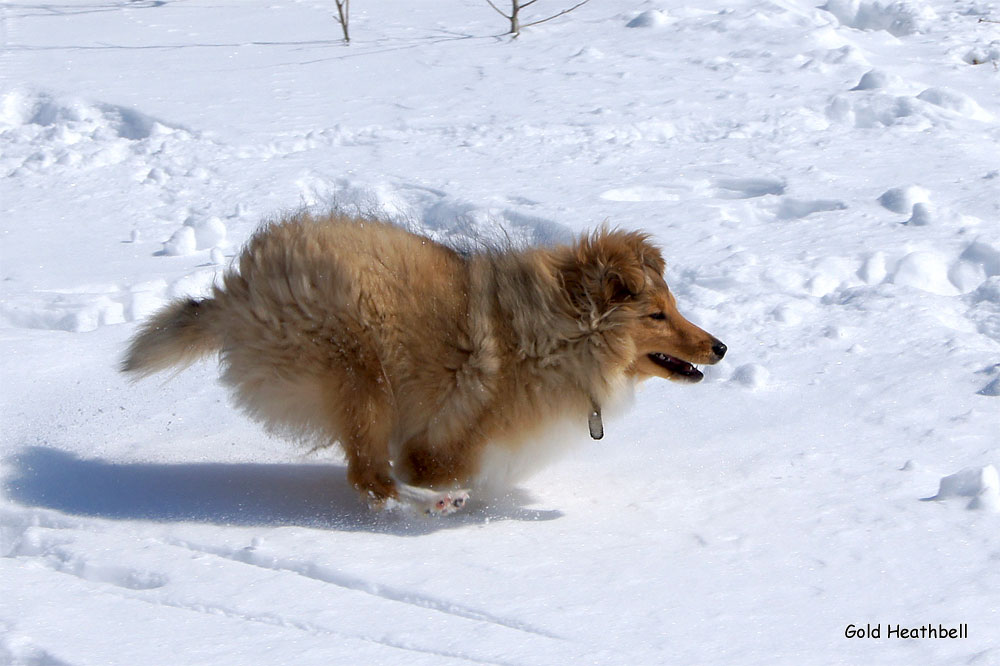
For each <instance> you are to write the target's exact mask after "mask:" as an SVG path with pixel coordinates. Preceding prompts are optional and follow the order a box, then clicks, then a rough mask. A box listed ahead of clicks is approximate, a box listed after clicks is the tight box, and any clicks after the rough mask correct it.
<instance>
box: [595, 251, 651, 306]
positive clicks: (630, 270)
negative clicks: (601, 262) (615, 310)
mask: <svg viewBox="0 0 1000 666" xmlns="http://www.w3.org/2000/svg"><path fill="white" fill-rule="evenodd" d="M602 282H603V284H602V290H603V292H604V293H603V296H604V300H605V301H607V302H608V303H620V302H621V301H625V300H628V299H629V298H632V297H634V296H636V295H638V294H639V293H640V292H642V290H643V289H644V288H645V287H646V273H645V272H644V271H643V266H642V264H641V263H639V262H638V261H637V258H636V257H621V256H618V257H613V258H612V260H611V261H609V263H608V265H607V266H606V267H605V268H604V279H603V280H602Z"/></svg>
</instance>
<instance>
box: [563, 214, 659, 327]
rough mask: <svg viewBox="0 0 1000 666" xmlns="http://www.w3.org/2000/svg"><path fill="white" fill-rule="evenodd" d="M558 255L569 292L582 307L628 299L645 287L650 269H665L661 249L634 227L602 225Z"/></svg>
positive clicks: (605, 305) (615, 303)
mask: <svg viewBox="0 0 1000 666" xmlns="http://www.w3.org/2000/svg"><path fill="white" fill-rule="evenodd" d="M558 257H559V258H558V259H557V266H558V271H559V274H560V279H561V281H562V283H563V285H564V286H565V287H566V291H567V295H568V296H569V298H570V301H571V302H573V303H574V304H575V305H576V306H577V307H578V308H579V309H582V310H588V309H590V308H591V307H593V306H597V307H598V308H600V309H602V310H603V309H606V308H608V307H609V306H613V305H617V304H622V303H626V302H627V301H629V300H632V299H633V298H635V297H636V296H638V295H639V294H641V293H642V292H643V291H644V290H645V289H646V283H647V279H648V275H647V273H649V272H650V269H652V271H662V270H663V259H662V258H661V256H660V252H659V250H658V249H657V248H656V247H655V246H654V245H652V244H651V243H649V241H648V237H647V236H646V235H645V234H642V233H640V232H635V231H620V230H609V229H607V228H602V229H599V230H598V231H596V232H594V233H593V234H590V235H587V236H584V237H582V238H581V239H580V240H579V241H577V243H576V244H575V245H574V246H573V247H571V248H566V249H565V250H564V251H563V252H561V253H560V254H559V255H558Z"/></svg>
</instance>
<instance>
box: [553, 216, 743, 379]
mask: <svg viewBox="0 0 1000 666" xmlns="http://www.w3.org/2000/svg"><path fill="white" fill-rule="evenodd" d="M664 268H665V265H664V262H663V256H662V255H661V253H660V250H659V249H658V248H657V247H656V246H655V245H653V244H652V243H651V242H650V240H649V237H648V236H647V235H645V234H642V233H639V232H634V231H621V230H609V229H600V230H598V231H596V232H595V233H593V234H590V235H588V236H585V237H583V238H581V239H580V240H579V241H578V242H577V243H576V245H574V246H573V248H572V251H571V252H570V254H569V255H568V256H567V257H566V260H565V261H563V262H562V266H561V273H562V276H563V284H564V285H565V288H566V291H567V294H568V296H569V299H570V301H571V303H572V304H573V307H574V310H576V311H577V312H578V313H580V314H581V315H582V316H584V317H587V318H589V319H590V321H589V322H586V323H587V324H588V325H589V326H590V328H591V329H592V330H595V331H601V332H602V333H603V334H605V336H615V337H619V338H624V340H625V341H628V342H629V343H630V344H628V347H629V348H630V349H634V351H631V354H632V356H633V358H631V359H628V374H629V375H631V376H633V377H635V378H637V379H646V378H648V377H663V378H665V379H671V380H674V381H680V382H689V383H694V382H698V381H701V379H702V377H703V375H702V373H701V371H699V370H698V368H696V367H695V365H696V364H704V365H712V364H714V363H718V362H719V361H720V360H721V359H722V357H723V356H724V355H725V353H726V345H724V344H723V343H722V342H721V341H719V340H718V339H717V338H715V337H713V336H712V335H710V334H708V333H706V332H705V331H703V330H702V329H700V328H698V327H697V326H695V325H694V324H692V323H691V322H689V321H688V320H687V319H685V318H684V317H683V316H681V314H680V312H678V311H677V300H676V299H675V298H674V295H673V294H672V293H670V289H668V288H667V283H666V281H665V280H664V279H663V271H664Z"/></svg>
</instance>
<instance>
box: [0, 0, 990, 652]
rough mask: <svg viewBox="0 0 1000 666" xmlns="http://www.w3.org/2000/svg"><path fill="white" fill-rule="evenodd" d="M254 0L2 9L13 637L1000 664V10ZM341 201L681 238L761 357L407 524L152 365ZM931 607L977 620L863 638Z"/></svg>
mask: <svg viewBox="0 0 1000 666" xmlns="http://www.w3.org/2000/svg"><path fill="white" fill-rule="evenodd" d="M540 4H544V3H540ZM221 11H222V10H221V9H219V8H215V7H213V6H211V5H209V4H206V3H204V2H202V1H201V0H190V1H189V2H185V3H179V2H169V1H168V2H139V3H137V2H131V3H111V4H107V5H101V6H97V5H93V4H88V3H87V2H79V3H70V4H68V5H65V6H62V7H55V6H48V5H31V4H19V5H3V6H0V39H2V42H0V64H2V65H3V67H0V83H2V85H0V213H2V215H0V231H2V234H3V235H2V236H0V240H2V242H3V260H2V262H0V344H3V345H4V346H5V348H4V351H3V354H2V355H0V356H2V358H0V372H2V373H3V378H2V379H3V384H4V396H3V406H2V409H3V421H2V422H0V473H2V479H0V488H2V493H3V499H2V502H0V584H2V585H0V586H2V588H3V589H4V593H3V594H2V595H0V663H3V664H7V663H10V664H12V665H16V666H70V665H73V666H76V665H77V664H79V665H81V666H82V664H90V663H144V664H150V665H153V664H174V663H190V664H220V663H234V664H235V663H240V664H245V663H261V664H265V663H287V662H289V661H292V660H295V661H296V663H301V664H303V666H308V665H309V664H313V663H317V664H318V663H324V664H325V663H363V662H367V663H427V664H441V663H484V664H548V663H570V662H572V663H576V662H581V663H602V664H604V663H607V664H611V663H625V662H628V663H706V664H708V663H712V664H741V663H746V664H751V663H817V664H819V663H832V662H835V661H836V662H843V663H885V664H903V663H914V659H916V660H917V661H919V662H920V663H927V664H951V663H993V662H994V661H996V659H997V658H998V652H997V648H996V647H995V646H994V643H995V640H991V639H995V637H996V635H995V627H996V626H997V622H996V617H995V609H994V608H991V606H992V605H994V604H992V600H994V599H995V596H996V594H995V593H996V591H997V589H998V578H997V573H996V571H997V568H996V561H997V558H998V557H1000V543H998V542H997V540H996V535H997V534H998V533H1000V532H998V530H997V529H996V526H997V522H996V521H997V518H998V514H1000V495H998V492H1000V490H998V481H997V471H996V470H997V465H998V464H1000V455H998V451H1000V449H998V445H1000V441H998V440H997V432H1000V417H998V414H1000V411H998V409H997V407H998V403H997V401H998V396H1000V362H998V361H1000V357H998V354H1000V198H998V196H997V192H998V191H1000V163H998V161H997V157H996V156H997V154H998V150H1000V148H998V146H1000V93H998V92H997V91H998V90H1000V86H998V82H1000V74H998V71H1000V69H998V67H1000V64H998V63H1000V30H998V29H997V26H996V24H995V23H993V22H992V21H995V20H996V19H997V18H1000V16H998V12H1000V9H998V7H997V5H996V4H995V3H990V2H978V1H974V0H961V1H960V2H956V3H945V2H938V1H931V0H902V1H900V2H874V1H869V0H828V1H827V2H826V4H825V5H823V6H822V7H817V6H816V3H813V2H800V1H798V0H780V1H778V2H769V3H749V2H736V3H731V4H728V5H726V4H709V5H698V6H695V5H685V4H684V3H680V2H654V1H646V2H624V1H618V0H616V1H615V2H604V3H588V4H587V5H586V6H585V7H581V8H580V9H579V10H578V11H576V12H573V13H572V14H570V15H567V16H566V17H565V18H563V19H561V20H560V21H553V22H551V23H547V24H544V25H539V26H535V27H532V28H528V29H526V30H525V33H524V34H523V35H522V36H521V37H520V38H519V40H517V41H515V42H510V41H508V40H506V39H503V38H498V37H497V36H496V35H495V32H496V30H497V29H498V26H497V25H496V23H495V22H491V21H493V20H494V19H496V18H497V17H496V16H495V15H490V13H489V12H490V10H489V8H488V7H486V8H485V9H484V3H481V2H474V1H473V0H469V1H468V2H465V3H458V4H457V5H456V6H455V7H453V8H450V9H448V10H445V9H442V8H441V7H438V6H436V5H435V4H434V3H427V4H426V5H419V6H414V5H412V3H408V4H406V5H404V4H403V3H401V2H400V1H398V0H391V1H388V2H385V3H380V4H379V5H378V6H374V5H373V6H371V7H367V8H360V9H358V10H356V11H357V12H359V13H358V15H357V17H356V22H355V24H354V30H355V31H356V32H355V40H354V42H353V43H352V44H351V45H350V46H349V47H344V46H342V45H340V44H339V43H338V40H336V39H335V38H334V36H335V33H336V25H334V24H331V23H330V18H329V14H330V10H329V6H327V5H326V4H325V3H309V2H306V3H291V4H289V3H270V4H267V3H256V2H252V3H247V5H246V7H245V8H244V9H243V10H242V11H241V12H238V13H228V14H221V13H220V12H221ZM539 11H541V10H539ZM980 18H981V19H985V20H984V21H979V19H980ZM373 72H379V74H377V75H375V74H373ZM334 207H335V208H339V209H343V210H347V211H358V212H361V213H365V214H369V213H377V214H379V215H382V216H385V217H388V218H391V219H393V220H395V221H397V222H398V223H399V224H402V225H405V226H408V227H410V228H413V229H415V230H418V231H420V232H421V233H424V234H426V235H428V236H429V237H431V238H433V239H435V240H438V241H441V242H444V243H446V244H449V245H452V246H455V247H458V248H461V249H475V248H478V247H484V246H486V247H493V246H497V245H500V246H503V245H505V244H508V243H509V244H512V245H514V246H522V245H529V244H553V243H562V242H567V241H568V240H570V239H572V238H573V237H574V236H575V235H576V234H577V233H579V232H581V231H583V230H585V229H589V228H593V227H594V226H596V225H598V224H600V223H602V221H603V222H606V223H608V224H611V225H621V226H624V227H628V228H643V229H646V230H648V231H650V232H651V233H652V234H653V236H654V238H655V239H656V240H657V242H660V243H661V244H662V245H663V246H664V249H665V255H666V258H667V261H668V272H667V277H668V280H669V282H670V284H671V288H672V290H673V291H674V292H675V293H676V294H677V296H678V300H679V303H680V307H681V310H682V311H683V312H684V313H685V314H687V315H688V316H690V318H692V320H694V321H695V322H696V323H698V324H699V325H702V326H704V327H705V328H706V329H708V330H711V331H713V332H714V333H716V334H718V335H719V336H720V337H721V338H723V339H724V340H725V341H726V342H727V344H728V345H729V347H730V350H731V352H730V354H729V357H728V358H727V359H726V360H725V361H724V362H722V363H720V364H719V365H717V366H713V367H710V368H706V369H705V374H706V381H705V383H704V385H702V386H700V387H695V388H691V389H690V390H679V389H677V388H676V387H670V386H668V387H664V386H662V385H656V386H653V385H651V386H649V387H648V388H647V389H646V390H645V392H644V393H642V394H640V396H639V398H638V403H637V405H636V406H635V407H634V408H633V411H632V412H631V413H630V414H629V415H628V416H626V417H624V418H623V419H622V420H621V421H620V422H612V423H609V439H608V440H607V441H605V442H604V443H602V444H601V446H600V447H598V448H594V447H591V448H587V449H584V450H583V453H582V454H581V455H580V456H578V457H576V458H573V459H572V460H570V461H568V462H567V463H565V464H564V465H560V464H558V463H557V464H556V466H555V467H554V468H553V469H552V470H551V471H548V472H546V473H545V474H544V476H542V477H540V478H539V479H537V480H532V481H528V482H527V483H526V484H525V485H526V487H527V488H529V489H533V490H538V491H539V492H540V498H539V499H537V500H536V499H534V498H532V497H530V496H528V495H526V494H525V495H524V496H523V497H522V496H520V495H516V494H515V495H514V496H512V497H511V498H508V499H507V500H506V503H503V502H500V503H499V504H494V505H490V504H488V502H489V500H479V499H477V500H476V501H479V502H481V504H480V505H479V507H480V508H479V509H478V510H477V509H476V508H475V507H473V508H472V510H471V511H470V512H469V513H468V514H467V515H460V516H456V517H453V519H452V520H450V521H447V522H442V523H429V522H425V523H405V522H392V521H393V520H395V518H389V519H385V518H372V517H370V516H368V515H367V514H365V513H364V512H363V511H361V510H360V509H359V508H358V507H357V506H356V504H355V503H354V498H353V495H352V491H351V490H350V489H349V488H347V487H346V482H344V481H343V479H342V478H341V477H342V475H343V469H342V465H339V464H331V465H325V464H323V465H315V463H316V462H325V461H327V458H326V457H323V456H326V455H328V454H326V453H321V454H314V455H313V457H312V458H311V459H307V460H305V461H303V460H302V454H301V452H300V451H299V450H297V449H294V448H292V447H290V446H286V445H285V444H283V443H280V442H275V441H273V440H269V439H267V438H266V437H265V436H264V435H262V434H261V433H260V432H259V431H258V430H256V428H255V427H254V426H253V425H251V424H247V423H245V422H244V421H243V420H242V419H241V417H239V415H235V414H231V413H230V411H228V410H229V408H228V406H227V405H226V404H225V399H224V395H223V393H222V391H221V390H220V389H219V387H218V386H216V385H215V384H214V383H213V382H212V379H211V378H212V375H213V368H211V367H208V368H195V369H192V370H190V371H188V372H187V373H185V374H184V375H181V376H179V377H178V378H176V379H175V380H173V381H172V382H170V383H168V384H167V383H165V384H159V385H157V384H156V382H155V381H154V382H152V384H144V385H137V386H135V387H128V386H126V385H125V384H124V383H123V382H121V381H120V380H119V378H118V377H117V376H115V373H114V369H113V368H114V365H115V363H116V359H117V354H119V353H120V350H121V348H122V345H123V344H124V341H125V340H126V338H127V336H128V334H129V333H130V332H131V331H133V330H134V327H135V325H136V324H137V323H138V322H140V321H142V320H143V319H145V318H146V317H147V316H148V315H149V314H151V313H152V312H154V311H155V310H156V309H157V308H159V307H160V306H162V305H163V304H164V303H166V302H167V301H168V300H170V299H172V298H176V297H180V296H189V295H193V296H197V295H205V294H207V293H209V292H210V290H211V287H212V285H213V284H215V283H216V282H217V281H218V279H219V278H220V276H221V274H222V272H223V271H224V270H225V269H226V268H227V267H228V265H229V263H230V261H231V260H232V258H233V257H234V256H235V255H236V253H237V252H238V250H239V247H240V245H241V244H242V243H243V242H244V241H245V240H246V239H247V238H248V237H249V235H250V234H251V233H252V232H253V230H254V229H255V228H256V227H257V226H258V225H259V224H260V223H261V222H262V221H267V220H271V219H275V218H276V217H278V216H280V215H281V214H282V213H284V212H287V211H293V210H296V209H300V208H307V209H310V210H315V211H324V210H328V209H330V208H334ZM651 384H652V383H651ZM10 387H14V389H13V390H11V388H10ZM676 433H684V434H683V435H680V436H678V435H677V434H676ZM668 437H669V439H665V438H668ZM664 441H668V442H669V446H661V444H662V443H663V442H664ZM608 443H610V444H611V446H607V444H608ZM307 458H308V457H307ZM332 460H333V461H334V462H337V463H339V460H338V459H337V458H336V456H335V455H333V457H332ZM289 463H291V464H289ZM296 463H302V464H296ZM280 464H285V465H287V467H280V468H279V467H277V465H280ZM333 475H335V478H329V480H328V477H329V476H333ZM534 502H541V503H542V504H544V505H545V506H546V507H547V508H546V509H533V508H529V507H527V506H522V505H530V504H532V503H534ZM477 511H478V512H477ZM387 520H388V522H386V521H387ZM247 543H249V544H250V545H246V544H247ZM181 618H183V619H181ZM890 621H891V622H893V623H896V622H900V623H904V624H910V625H918V624H923V623H927V622H932V623H945V624H947V623H952V624H957V623H959V622H969V623H970V627H971V629H972V632H971V634H970V639H968V641H966V642H954V641H944V642H937V643H927V642H911V643H907V644H903V643H902V642H901V643H899V644H898V645H897V644H893V643H888V642H877V641H876V642H868V643H862V642H859V641H850V640H847V639H844V638H842V633H843V628H844V626H846V625H847V624H848V623H850V622H854V623H861V624H862V625H863V624H864V623H868V622H871V623H876V622H883V623H884V622H890ZM272 632H273V633H272ZM991 633H992V635H991Z"/></svg>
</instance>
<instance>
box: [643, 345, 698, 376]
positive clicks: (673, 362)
mask: <svg viewBox="0 0 1000 666" xmlns="http://www.w3.org/2000/svg"><path fill="white" fill-rule="evenodd" d="M649 360H651V361H652V362H653V363H655V364H656V365H658V366H660V367H661V368H665V369H666V370H669V371H670V372H672V373H674V374H675V375H680V376H681V377H686V378H687V379H691V380H693V381H699V380H700V379H701V378H702V377H704V375H702V374H701V371H700V370H698V368H696V367H694V366H693V365H691V364H690V363H688V362H687V361H682V360H680V359H679V358H674V357H673V356H667V355H666V354H661V353H659V352H653V353H652V354H649Z"/></svg>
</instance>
